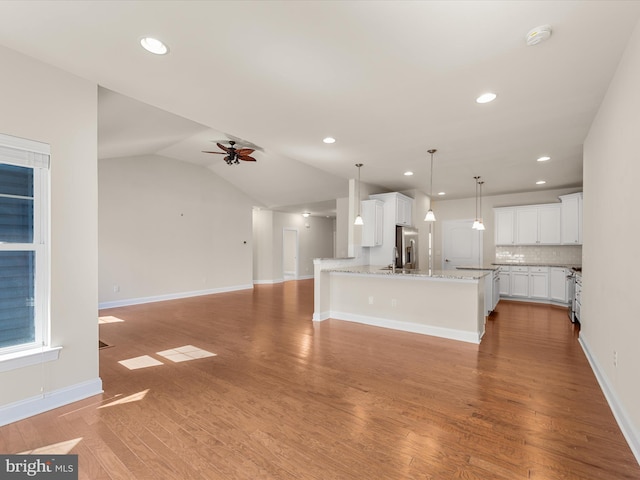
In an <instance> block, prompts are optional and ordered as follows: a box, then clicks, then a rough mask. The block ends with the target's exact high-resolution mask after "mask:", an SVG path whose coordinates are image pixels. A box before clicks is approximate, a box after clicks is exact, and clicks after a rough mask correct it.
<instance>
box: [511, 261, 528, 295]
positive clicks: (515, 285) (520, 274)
mask: <svg viewBox="0 0 640 480" xmlns="http://www.w3.org/2000/svg"><path fill="white" fill-rule="evenodd" d="M510 295H511V296H512V297H528V296H529V267H511V293H510Z"/></svg>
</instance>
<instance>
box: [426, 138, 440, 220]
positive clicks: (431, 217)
mask: <svg viewBox="0 0 640 480" xmlns="http://www.w3.org/2000/svg"><path fill="white" fill-rule="evenodd" d="M437 151H438V150H436V149H435V148H432V149H431V150H427V152H428V153H429V154H431V175H430V176H429V211H428V212H427V214H426V215H425V216H424V221H425V222H435V221H436V216H435V214H434V213H433V209H432V208H431V199H432V198H433V154H434V153H436V152H437Z"/></svg>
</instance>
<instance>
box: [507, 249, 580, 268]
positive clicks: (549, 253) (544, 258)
mask: <svg viewBox="0 0 640 480" xmlns="http://www.w3.org/2000/svg"><path fill="white" fill-rule="evenodd" d="M496 262H499V263H503V262H509V263H510V262H514V263H517V262H531V263H556V262H557V263H561V264H567V265H574V264H576V265H580V264H582V246H581V245H578V246H576V245H567V246H557V245H546V246H539V247H537V246H531V247H529V246H527V247H516V246H510V247H509V246H503V247H496Z"/></svg>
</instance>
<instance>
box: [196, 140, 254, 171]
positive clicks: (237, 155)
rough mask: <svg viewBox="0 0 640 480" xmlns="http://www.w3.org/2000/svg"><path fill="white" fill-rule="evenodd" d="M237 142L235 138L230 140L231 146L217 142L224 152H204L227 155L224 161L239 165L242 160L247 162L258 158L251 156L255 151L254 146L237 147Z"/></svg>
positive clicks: (228, 163)
mask: <svg viewBox="0 0 640 480" xmlns="http://www.w3.org/2000/svg"><path fill="white" fill-rule="evenodd" d="M235 144H236V142H235V141H233V140H229V146H228V147H225V146H224V145H222V144H221V143H220V142H216V145H217V146H218V148H219V149H220V150H222V152H205V151H203V152H202V153H213V154H217V155H225V157H224V161H225V162H227V165H234V164H235V165H237V164H239V163H240V160H243V161H245V162H255V161H256V159H255V158H253V157H251V156H250V155H251V154H252V153H253V152H254V151H255V149H253V148H236V147H235Z"/></svg>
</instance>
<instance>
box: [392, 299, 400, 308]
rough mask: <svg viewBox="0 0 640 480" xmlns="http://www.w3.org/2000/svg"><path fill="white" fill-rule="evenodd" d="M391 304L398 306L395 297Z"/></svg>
mask: <svg viewBox="0 0 640 480" xmlns="http://www.w3.org/2000/svg"><path fill="white" fill-rule="evenodd" d="M391 306H392V307H397V306H398V301H397V300H396V299H395V298H392V299H391Z"/></svg>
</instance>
